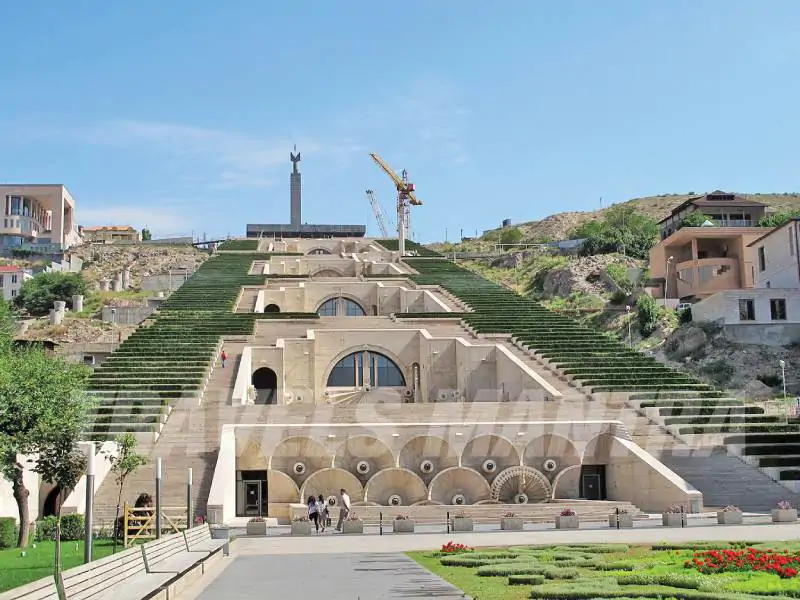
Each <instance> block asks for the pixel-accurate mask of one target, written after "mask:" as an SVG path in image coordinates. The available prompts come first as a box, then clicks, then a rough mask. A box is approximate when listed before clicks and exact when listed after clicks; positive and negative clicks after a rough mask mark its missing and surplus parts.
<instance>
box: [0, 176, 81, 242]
mask: <svg viewBox="0 0 800 600" xmlns="http://www.w3.org/2000/svg"><path fill="white" fill-rule="evenodd" d="M0 202H2V203H3V215H2V217H0V249H5V250H8V249H11V250H14V249H18V250H35V251H38V252H41V253H55V252H61V251H63V250H65V249H66V248H69V247H70V246H73V245H76V244H79V243H80V242H81V238H80V235H79V234H78V230H77V224H76V221H75V200H74V199H73V197H72V195H71V194H70V193H69V190H67V188H66V186H64V185H61V184H53V185H39V184H31V185H29V184H19V185H18V184H10V185H0Z"/></svg>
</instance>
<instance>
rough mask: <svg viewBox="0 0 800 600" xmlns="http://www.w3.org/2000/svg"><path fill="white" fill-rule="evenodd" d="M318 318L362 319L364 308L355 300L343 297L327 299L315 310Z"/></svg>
mask: <svg viewBox="0 0 800 600" xmlns="http://www.w3.org/2000/svg"><path fill="white" fill-rule="evenodd" d="M317 314H318V315H319V316H320V317H363V316H365V315H366V311H365V310H364V308H363V307H362V306H361V305H360V304H359V303H358V302H356V301H355V300H352V299H350V298H345V297H335V298H328V299H327V300H325V301H324V302H323V303H322V304H320V305H319V308H317Z"/></svg>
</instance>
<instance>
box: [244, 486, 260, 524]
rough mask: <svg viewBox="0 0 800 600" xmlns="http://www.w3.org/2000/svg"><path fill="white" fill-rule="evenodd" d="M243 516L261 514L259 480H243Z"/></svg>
mask: <svg viewBox="0 0 800 600" xmlns="http://www.w3.org/2000/svg"><path fill="white" fill-rule="evenodd" d="M244 516H245V517H258V516H261V482H260V481H245V482H244Z"/></svg>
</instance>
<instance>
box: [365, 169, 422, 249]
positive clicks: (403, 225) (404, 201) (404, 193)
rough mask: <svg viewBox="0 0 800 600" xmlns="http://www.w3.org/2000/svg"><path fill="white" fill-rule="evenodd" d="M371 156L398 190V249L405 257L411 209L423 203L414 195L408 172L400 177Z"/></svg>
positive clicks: (403, 172)
mask: <svg viewBox="0 0 800 600" xmlns="http://www.w3.org/2000/svg"><path fill="white" fill-rule="evenodd" d="M369 156H370V158H372V160H374V161H375V163H376V164H377V165H378V166H379V167H380V168H381V170H382V171H383V172H384V173H386V174H387V175H388V176H389V177H391V179H392V181H393V182H394V186H395V188H397V240H398V244H397V249H398V250H400V256H405V253H406V236H407V234H408V230H409V227H410V224H411V207H412V206H421V205H422V202H421V201H420V200H418V199H417V197H416V195H415V194H414V184H413V183H411V182H410V181H409V180H408V172H407V171H406V170H405V169H403V170H402V171H401V172H400V175H398V174H397V173H395V172H394V171H393V170H392V168H391V167H390V166H389V165H387V164H386V163H385V162H384V161H383V159H382V158H381V157H380V156H378V155H377V154H370V155H369Z"/></svg>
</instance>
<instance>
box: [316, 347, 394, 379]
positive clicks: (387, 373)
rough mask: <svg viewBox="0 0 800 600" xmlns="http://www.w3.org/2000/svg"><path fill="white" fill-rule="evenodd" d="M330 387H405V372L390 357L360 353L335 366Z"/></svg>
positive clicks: (349, 356)
mask: <svg viewBox="0 0 800 600" xmlns="http://www.w3.org/2000/svg"><path fill="white" fill-rule="evenodd" d="M327 385H328V387H361V386H365V385H371V386H373V387H404V386H405V385H406V379H405V377H404V376H403V371H401V370H400V367H398V366H397V365H396V364H395V362H394V361H393V360H392V359H391V358H389V357H388V356H384V355H383V354H380V353H378V352H371V351H363V352H362V351H359V352H353V353H352V354H348V355H347V356H345V357H344V358H343V359H342V360H340V361H339V362H337V363H336V365H334V367H333V369H331V374H330V375H328V384H327Z"/></svg>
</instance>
